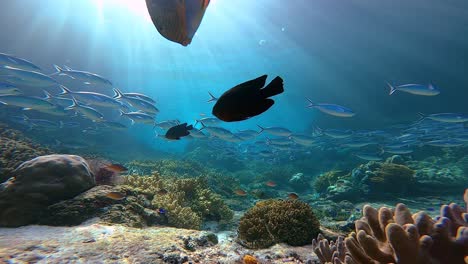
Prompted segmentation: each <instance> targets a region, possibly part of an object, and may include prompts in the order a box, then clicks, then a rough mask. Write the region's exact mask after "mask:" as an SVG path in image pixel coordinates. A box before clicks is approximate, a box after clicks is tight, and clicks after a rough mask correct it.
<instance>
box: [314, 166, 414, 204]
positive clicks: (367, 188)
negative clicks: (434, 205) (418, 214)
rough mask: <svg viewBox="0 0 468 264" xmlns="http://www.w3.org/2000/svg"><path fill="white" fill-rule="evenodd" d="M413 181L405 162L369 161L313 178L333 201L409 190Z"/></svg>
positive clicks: (412, 173) (372, 197) (385, 195)
mask: <svg viewBox="0 0 468 264" xmlns="http://www.w3.org/2000/svg"><path fill="white" fill-rule="evenodd" d="M417 184H418V183H417V181H416V178H415V177H414V171H413V170H412V169H410V168H408V167H407V166H405V165H400V164H394V163H390V162H375V161H371V162H369V163H367V164H363V165H360V166H359V167H357V168H355V169H353V170H352V172H351V173H344V172H341V171H330V172H327V173H324V174H322V175H320V176H319V177H318V178H317V179H316V180H315V182H314V187H315V189H316V190H317V191H318V192H319V193H323V194H326V196H327V198H328V199H331V200H333V201H341V200H350V201H357V200H360V199H363V198H366V199H384V198H391V197H394V196H395V195H404V194H409V192H408V190H410V189H412V188H413V187H415V186H416V185H417Z"/></svg>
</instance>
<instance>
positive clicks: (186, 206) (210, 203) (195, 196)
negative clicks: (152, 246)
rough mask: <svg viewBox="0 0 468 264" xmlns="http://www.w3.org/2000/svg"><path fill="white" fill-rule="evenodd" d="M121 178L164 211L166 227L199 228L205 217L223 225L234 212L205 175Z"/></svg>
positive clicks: (156, 175) (154, 205) (155, 175)
mask: <svg viewBox="0 0 468 264" xmlns="http://www.w3.org/2000/svg"><path fill="white" fill-rule="evenodd" d="M125 178H126V180H125V183H124V184H125V185H127V186H130V187H131V188H133V189H135V190H138V191H139V192H142V193H145V194H147V195H150V197H152V206H153V207H155V208H162V209H164V210H165V211H167V214H166V215H167V219H168V224H169V225H170V226H174V227H181V228H190V229H200V228H201V225H202V223H203V221H205V220H214V221H219V222H220V223H221V224H224V223H227V222H228V221H230V220H231V219H232V217H233V215H234V214H233V212H232V211H231V210H230V209H229V208H228V207H227V205H226V204H225V203H224V201H223V199H221V197H220V196H219V195H217V194H215V193H214V192H212V191H211V190H210V189H209V187H208V184H207V181H206V179H205V178H201V177H198V178H172V177H171V178H162V177H161V176H159V174H157V173H155V174H153V175H152V176H128V177H125Z"/></svg>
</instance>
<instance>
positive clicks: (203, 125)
mask: <svg viewBox="0 0 468 264" xmlns="http://www.w3.org/2000/svg"><path fill="white" fill-rule="evenodd" d="M197 122H198V120H197ZM199 123H200V124H201V126H202V127H201V128H200V129H199V130H202V129H204V128H205V127H206V126H205V124H203V122H199Z"/></svg>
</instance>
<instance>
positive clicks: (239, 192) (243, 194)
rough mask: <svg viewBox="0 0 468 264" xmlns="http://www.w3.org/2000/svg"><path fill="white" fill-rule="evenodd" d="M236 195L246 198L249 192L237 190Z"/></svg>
mask: <svg viewBox="0 0 468 264" xmlns="http://www.w3.org/2000/svg"><path fill="white" fill-rule="evenodd" d="M234 193H235V194H237V195H239V196H246V195H247V192H246V191H244V190H242V189H238V190H235V191H234Z"/></svg>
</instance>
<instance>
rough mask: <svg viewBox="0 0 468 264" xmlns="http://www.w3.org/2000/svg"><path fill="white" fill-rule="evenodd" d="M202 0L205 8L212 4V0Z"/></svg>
mask: <svg viewBox="0 0 468 264" xmlns="http://www.w3.org/2000/svg"><path fill="white" fill-rule="evenodd" d="M202 2H203V4H202V8H203V9H206V8H207V7H208V5H209V4H210V0H203V1H202Z"/></svg>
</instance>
